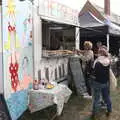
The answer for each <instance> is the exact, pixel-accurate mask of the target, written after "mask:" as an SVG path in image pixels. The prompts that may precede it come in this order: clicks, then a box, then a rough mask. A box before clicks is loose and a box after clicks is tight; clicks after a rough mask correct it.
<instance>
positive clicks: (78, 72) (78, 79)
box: [69, 57, 87, 95]
mask: <svg viewBox="0 0 120 120" xmlns="http://www.w3.org/2000/svg"><path fill="white" fill-rule="evenodd" d="M69 67H70V71H71V74H72V78H73V81H74V83H75V87H76V90H77V94H78V95H83V94H84V93H86V92H87V89H86V85H85V79H84V75H83V72H82V67H81V63H80V60H79V58H77V57H71V58H70V60H69Z"/></svg>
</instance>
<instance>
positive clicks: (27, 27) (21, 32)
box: [2, 0, 33, 120]
mask: <svg viewBox="0 0 120 120" xmlns="http://www.w3.org/2000/svg"><path fill="white" fill-rule="evenodd" d="M2 2H3V6H2V7H3V13H2V14H3V52H4V55H3V60H4V73H5V74H4V95H5V99H6V102H7V105H8V109H9V112H10V115H11V117H12V120H17V119H18V118H19V117H20V116H21V114H22V113H23V112H24V111H25V110H26V109H27V102H28V94H27V92H28V89H29V88H30V87H31V84H32V78H33V58H32V3H31V2H30V1H27V0H26V1H22V2H20V1H18V0H3V1H2Z"/></svg>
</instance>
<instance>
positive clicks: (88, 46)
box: [84, 41, 93, 50]
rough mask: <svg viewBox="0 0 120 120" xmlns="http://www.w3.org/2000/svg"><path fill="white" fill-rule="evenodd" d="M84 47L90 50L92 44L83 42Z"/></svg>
mask: <svg viewBox="0 0 120 120" xmlns="http://www.w3.org/2000/svg"><path fill="white" fill-rule="evenodd" d="M84 47H85V48H87V49H88V50H91V49H92V47H93V44H92V42H90V41H85V42H84Z"/></svg>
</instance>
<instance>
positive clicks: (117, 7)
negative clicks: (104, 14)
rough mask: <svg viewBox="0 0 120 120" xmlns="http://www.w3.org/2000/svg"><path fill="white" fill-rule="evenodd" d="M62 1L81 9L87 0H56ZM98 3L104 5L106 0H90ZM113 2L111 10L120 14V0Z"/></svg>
mask: <svg viewBox="0 0 120 120" xmlns="http://www.w3.org/2000/svg"><path fill="white" fill-rule="evenodd" d="M56 1H59V2H62V3H65V4H66V5H68V6H71V7H72V8H75V9H77V10H80V9H81V8H82V7H83V5H84V4H85V2H86V1H87V0H56ZM90 1H92V2H94V3H96V4H97V5H99V6H101V7H104V0H90ZM110 2H111V11H112V12H114V13H117V14H118V15H119V16H120V0H110Z"/></svg>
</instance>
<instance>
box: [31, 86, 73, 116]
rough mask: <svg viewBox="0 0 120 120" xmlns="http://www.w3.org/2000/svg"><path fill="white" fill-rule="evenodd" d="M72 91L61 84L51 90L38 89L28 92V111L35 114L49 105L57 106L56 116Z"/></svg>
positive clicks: (59, 113)
mask: <svg viewBox="0 0 120 120" xmlns="http://www.w3.org/2000/svg"><path fill="white" fill-rule="evenodd" d="M71 93H72V91H71V90H70V89H69V88H68V87H67V86H66V85H62V84H58V85H56V86H55V87H54V88H53V89H39V90H33V89H31V90H30V91H29V110H30V111H31V113H32V112H36V111H39V110H42V109H44V108H46V107H48V106H50V105H53V104H56V105H57V115H61V112H62V110H63V107H64V103H66V102H67V101H68V99H69V97H70V95H71Z"/></svg>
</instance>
